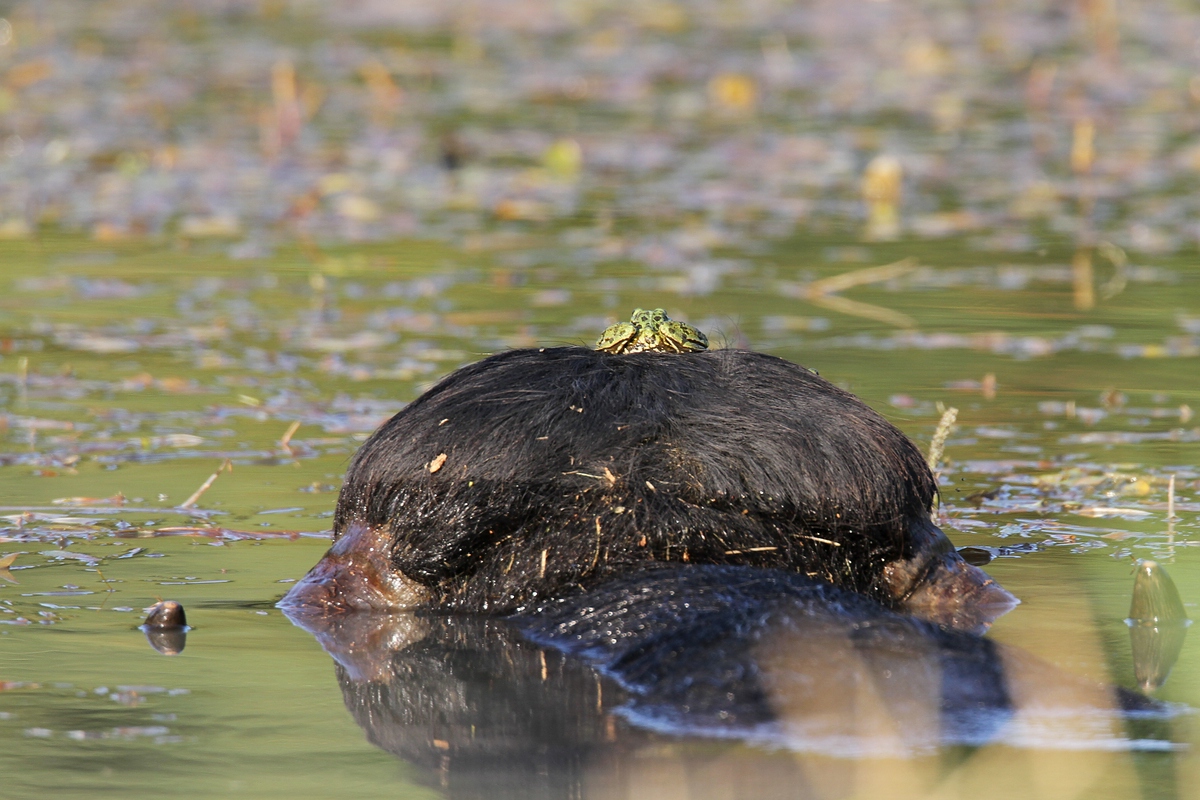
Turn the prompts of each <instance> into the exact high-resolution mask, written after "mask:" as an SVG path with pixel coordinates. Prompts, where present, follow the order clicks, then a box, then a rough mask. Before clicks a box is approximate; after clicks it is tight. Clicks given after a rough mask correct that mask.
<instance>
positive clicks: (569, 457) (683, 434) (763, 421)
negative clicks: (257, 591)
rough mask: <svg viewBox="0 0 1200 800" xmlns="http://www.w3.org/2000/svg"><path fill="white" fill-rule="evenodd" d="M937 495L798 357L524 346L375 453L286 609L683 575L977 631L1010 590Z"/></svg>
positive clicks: (472, 601)
mask: <svg viewBox="0 0 1200 800" xmlns="http://www.w3.org/2000/svg"><path fill="white" fill-rule="evenodd" d="M664 317H665V315H664ZM636 318H637V317H636V315H635V320H636ZM614 327H617V326H614ZM611 330H612V329H610V331H611ZM692 330H694V329H692ZM696 333H699V332H698V331H697V332H696ZM606 334H607V332H606ZM701 336H702V334H701ZM634 338H635V339H636V338H637V337H636V336H635V337H634ZM602 341H603V339H602ZM934 492H935V484H934V481H933V476H932V475H931V474H930V471H929V469H928V467H927V466H926V464H925V461H924V459H923V458H922V455H921V453H920V451H919V450H918V449H917V448H916V446H915V445H913V444H912V442H910V441H909V440H908V439H907V438H906V437H905V436H904V435H903V434H902V433H901V432H900V431H899V430H897V429H896V428H895V427H894V426H892V425H891V424H890V423H888V422H887V421H886V420H884V419H883V418H882V417H881V416H879V415H878V414H876V413H875V412H874V411H872V410H871V409H870V408H868V407H867V406H866V405H865V404H864V403H862V402H861V401H860V400H858V399H857V398H856V397H854V396H853V395H851V394H849V393H847V392H845V391H843V390H841V389H838V388H837V387H835V386H833V385H832V384H830V383H829V382H827V381H825V380H823V379H821V378H819V377H818V376H816V375H815V374H813V373H812V372H810V371H809V370H807V369H805V368H803V367H801V366H798V365H796V364H792V363H790V362H787V361H784V360H782V359H779V358H774V357H771V356H767V355H763V354H759V353H753V352H748V351H741V350H719V351H712V352H702V351H693V352H682V353H672V354H669V355H667V354H662V353H658V352H637V353H609V352H603V351H593V350H588V349H585V348H578V347H560V348H546V349H541V350H514V351H510V352H506V353H501V354H498V355H495V356H492V357H490V358H487V359H484V360H483V361H480V362H478V363H476V364H472V365H469V366H467V367H464V368H462V369H460V370H458V371H456V372H455V373H453V374H452V375H450V376H448V377H447V378H446V379H444V380H443V381H442V382H441V383H439V384H438V385H437V386H435V387H434V388H433V389H431V390H429V391H428V392H427V393H426V394H424V395H423V396H422V397H420V398H418V399H417V400H416V401H414V402H413V403H412V404H411V405H409V406H408V407H407V408H405V409H404V410H403V411H401V412H400V413H399V414H397V415H396V416H395V417H393V418H392V419H391V420H390V421H389V422H387V423H386V424H385V425H384V426H383V427H381V428H380V429H379V430H378V431H377V432H376V433H375V434H374V435H373V436H372V437H371V438H370V439H369V440H368V441H367V442H366V443H365V444H364V445H363V447H362V448H361V449H360V450H359V452H358V454H357V455H356V456H355V458H354V460H353V462H352V463H351V465H350V469H349V471H348V472H347V475H346V481H345V485H344V487H343V489H342V493H341V495H340V497H339V500H338V506H337V514H336V517H335V521H334V536H335V545H334V547H333V549H331V551H330V554H329V555H328V556H327V558H326V559H325V560H324V561H322V563H321V564H318V565H317V567H315V568H314V570H313V572H311V573H310V574H309V575H308V576H306V578H305V579H304V580H303V581H301V582H300V583H298V584H297V586H296V587H295V588H294V589H293V591H292V592H291V593H289V596H288V598H285V601H284V603H285V605H290V606H291V607H292V608H301V607H310V608H318V609H321V610H322V611H323V612H326V613H328V612H337V611H341V610H351V609H357V608H369V609H394V608H412V607H432V608H445V609H454V610H465V611H478V612H502V613H508V612H513V611H519V610H523V609H527V608H530V607H533V606H535V605H538V604H540V603H543V602H545V601H547V600H554V599H558V598H561V597H568V596H573V595H577V594H579V593H581V592H584V591H588V590H591V589H593V588H595V587H597V586H600V585H602V584H603V583H605V582H606V581H609V580H612V579H614V578H616V577H620V576H624V575H628V574H630V573H631V572H635V571H637V570H638V569H640V568H642V567H645V566H647V565H650V564H653V563H657V562H687V563H692V564H698V563H703V564H725V565H744V566H755V567H770V568H775V569H784V570H789V571H792V572H797V573H801V574H803V575H805V576H808V577H811V578H815V579H817V580H820V581H824V582H827V583H830V584H834V585H837V586H840V587H843V588H846V589H850V590H853V591H855V592H860V593H863V594H865V595H868V596H870V597H873V598H875V599H876V600H878V601H881V602H882V603H884V604H885V605H887V606H889V607H893V608H902V609H906V610H909V611H912V612H914V613H918V614H921V615H924V616H926V617H929V618H932V619H935V620H938V621H940V622H944V623H947V624H951V625H956V626H959V627H964V628H978V627H980V626H981V625H984V624H986V622H987V621H988V620H989V619H990V618H992V617H994V616H996V615H997V614H998V613H1001V612H1002V611H1003V610H1007V608H1008V607H1010V606H1011V604H1012V602H1013V599H1012V597H1011V595H1009V594H1008V593H1007V592H1005V591H1004V590H1003V589H1001V588H1000V587H999V586H997V585H996V584H994V583H992V582H991V581H990V579H988V578H987V576H986V575H985V574H984V573H983V572H982V571H980V570H978V569H977V568H975V567H971V566H969V565H967V564H966V563H965V562H963V561H962V559H961V558H960V557H959V556H958V555H957V553H955V552H954V549H953V548H952V547H951V546H950V543H949V541H948V540H947V539H946V537H945V536H944V535H943V534H942V532H941V531H940V530H938V528H937V527H936V526H934V525H933V524H932V522H931V521H930V518H929V511H928V510H929V508H930V505H931V503H932V501H933V497H934Z"/></svg>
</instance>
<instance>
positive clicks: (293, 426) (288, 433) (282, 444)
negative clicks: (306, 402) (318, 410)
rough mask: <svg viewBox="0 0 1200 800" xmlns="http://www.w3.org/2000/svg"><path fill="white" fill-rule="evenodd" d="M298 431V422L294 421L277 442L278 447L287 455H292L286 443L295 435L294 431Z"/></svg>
mask: <svg viewBox="0 0 1200 800" xmlns="http://www.w3.org/2000/svg"><path fill="white" fill-rule="evenodd" d="M298 430H300V420H296V421H295V422H293V423H292V424H291V425H289V426H288V429H287V431H286V432H285V433H284V434H283V438H282V439H280V440H279V446H280V447H282V448H283V449H284V451H286V452H287V454H288V455H291V454H292V448H291V447H289V446H288V443H289V442H291V441H292V437H293V436H295V435H296V431H298Z"/></svg>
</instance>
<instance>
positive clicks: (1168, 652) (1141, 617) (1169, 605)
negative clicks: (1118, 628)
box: [1125, 561, 1192, 692]
mask: <svg viewBox="0 0 1200 800" xmlns="http://www.w3.org/2000/svg"><path fill="white" fill-rule="evenodd" d="M1125 623H1126V624H1127V625H1128V626H1129V643H1130V645H1131V646H1132V648H1133V669H1134V674H1135V675H1136V676H1137V681H1138V685H1139V686H1141V687H1142V689H1143V690H1144V691H1147V692H1148V691H1151V690H1154V689H1157V688H1158V687H1160V686H1162V685H1163V684H1164V683H1166V682H1167V677H1168V676H1169V675H1170V674H1171V668H1172V667H1173V666H1175V661H1176V660H1177V659H1178V658H1179V651H1180V650H1182V649H1183V640H1184V637H1185V636H1187V629H1188V626H1189V625H1191V624H1192V623H1191V620H1189V619H1188V618H1187V612H1185V611H1184V610H1183V601H1182V600H1181V599H1180V598H1179V590H1178V589H1176V588H1175V582H1174V581H1173V580H1171V576H1170V575H1168V574H1167V571H1166V570H1165V569H1163V568H1162V567H1160V566H1159V565H1158V564H1157V563H1156V562H1154V561H1143V562H1142V563H1141V564H1139V565H1138V572H1137V578H1136V579H1135V580H1134V583H1133V602H1132V604H1131V605H1130V606H1129V618H1128V619H1127V620H1125Z"/></svg>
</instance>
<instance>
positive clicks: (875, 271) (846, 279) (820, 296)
mask: <svg viewBox="0 0 1200 800" xmlns="http://www.w3.org/2000/svg"><path fill="white" fill-rule="evenodd" d="M916 268H917V260H916V259H915V258H905V259H902V260H900V261H896V262H894V263H892V264H884V265H883V266H881V267H867V268H865V269H856V270H852V271H851V272H844V273H842V274H841V275H833V276H831V277H828V278H821V279H820V280H816V281H813V282H812V283H810V284H809V285H808V287H807V288H806V289H805V292H804V298H805V299H806V300H808V301H809V302H810V303H812V304H813V305H816V306H821V307H822V308H828V309H829V310H831V311H838V312H841V313H842V314H847V315H849V316H853V317H864V318H866V319H873V320H876V321H878V322H883V323H886V324H888V325H894V326H896V327H898V328H915V327H916V326H917V322H916V320H914V319H913V318H912V317H910V316H908V315H907V314H902V313H900V312H899V311H893V310H891V309H890V308H883V307H882V306H876V305H872V304H870V303H862V302H859V301H857V300H847V299H846V298H844V297H838V296H837V295H835V294H834V293H835V292H840V291H844V290H845V289H852V288H854V287H855V286H864V285H866V284H869V283H879V282H881V281H887V280H891V279H892V278H898V277H900V276H901V275H904V274H905V273H908V272H911V271H912V270H914V269H916Z"/></svg>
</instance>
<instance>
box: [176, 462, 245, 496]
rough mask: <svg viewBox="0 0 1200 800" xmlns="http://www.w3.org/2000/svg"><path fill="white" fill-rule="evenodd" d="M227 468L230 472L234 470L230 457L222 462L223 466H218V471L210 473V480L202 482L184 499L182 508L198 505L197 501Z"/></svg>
mask: <svg viewBox="0 0 1200 800" xmlns="http://www.w3.org/2000/svg"><path fill="white" fill-rule="evenodd" d="M227 470H228V471H229V472H232V471H233V462H232V461H231V460H230V459H228V458H227V459H225V462H224V463H223V464H221V466H219V467H217V471H216V472H214V473H213V474H212V475H209V476H208V480H206V481H205V482H204V483H202V484H200V488H199V489H197V490H196V491H194V492H192V496H191V497H189V498H188V499H187V500H184V501H183V503H181V504H180V506H179V507H180V508H191V507H192V506H194V505H196V501H197V500H199V499H200V495H202V494H204V493H205V492H207V491H208V487H210V486H212V485H213V482H214V481H215V480H216V479H217V476H218V475H220V474H221V473H222V472H225V471H227Z"/></svg>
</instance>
